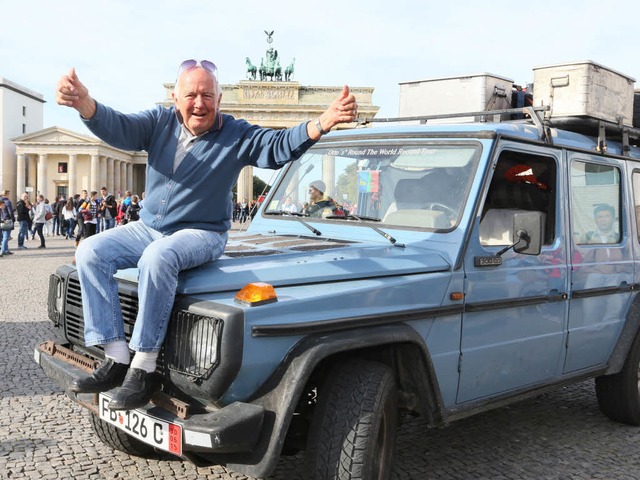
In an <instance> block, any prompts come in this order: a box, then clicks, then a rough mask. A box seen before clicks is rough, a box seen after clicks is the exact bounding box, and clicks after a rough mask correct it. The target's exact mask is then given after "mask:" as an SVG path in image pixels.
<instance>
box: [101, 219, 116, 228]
mask: <svg viewBox="0 0 640 480" xmlns="http://www.w3.org/2000/svg"><path fill="white" fill-rule="evenodd" d="M102 220H103V221H104V228H103V230H109V229H111V228H113V227H115V226H116V219H115V218H103V219H102Z"/></svg>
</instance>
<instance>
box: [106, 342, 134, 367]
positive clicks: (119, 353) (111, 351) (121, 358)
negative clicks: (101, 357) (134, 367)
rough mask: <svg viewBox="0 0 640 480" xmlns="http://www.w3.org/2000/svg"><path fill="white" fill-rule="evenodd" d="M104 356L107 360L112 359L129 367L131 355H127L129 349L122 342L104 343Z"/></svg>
mask: <svg viewBox="0 0 640 480" xmlns="http://www.w3.org/2000/svg"><path fill="white" fill-rule="evenodd" d="M103 348H104V354H105V356H107V357H109V358H113V360H114V361H116V362H118V363H124V364H125V365H129V362H130V361H131V354H130V353H129V347H128V346H127V342H125V341H124V340H116V341H115V342H111V343H105V344H104V345H103Z"/></svg>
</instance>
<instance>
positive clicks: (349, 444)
mask: <svg viewBox="0 0 640 480" xmlns="http://www.w3.org/2000/svg"><path fill="white" fill-rule="evenodd" d="M397 395H398V393H397V387H396V382H395V379H394V375H393V371H392V370H391V369H390V368H389V367H388V366H386V365H384V364H382V363H379V362H370V361H354V362H350V363H347V364H343V365H339V366H338V367H336V368H334V369H333V370H332V372H331V373H330V374H329V375H328V376H327V378H326V381H325V383H324V386H323V387H322V388H321V390H320V391H319V399H318V406H317V409H316V412H315V414H314V417H313V421H312V422H311V428H310V432H309V440H308V444H307V453H306V462H307V472H308V475H307V478H311V479H317V480H320V479H322V480H328V479H340V480H383V479H387V478H389V476H390V475H391V468H392V466H393V451H394V443H395V435H396V429H397V426H398V408H397Z"/></svg>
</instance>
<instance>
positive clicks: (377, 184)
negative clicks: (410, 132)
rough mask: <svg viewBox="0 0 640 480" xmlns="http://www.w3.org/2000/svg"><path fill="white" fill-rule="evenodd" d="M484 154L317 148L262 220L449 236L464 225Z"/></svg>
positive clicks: (451, 148) (291, 172)
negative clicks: (282, 217) (356, 223)
mask: <svg viewBox="0 0 640 480" xmlns="http://www.w3.org/2000/svg"><path fill="white" fill-rule="evenodd" d="M480 151H481V146H480V145H479V144H476V143H470V142H467V143H464V144H462V143H461V144H454V145H452V144H441V143H428V144H426V143H416V144H410V145H407V144H397V143H394V144H387V145H380V144H375V145H361V144H358V145H353V146H349V145H346V146H336V147H323V148H315V149H313V150H310V151H309V152H307V153H306V154H305V155H304V156H303V157H302V158H301V159H300V160H299V161H297V162H294V163H293V164H291V165H290V166H289V169H288V171H287V173H286V175H285V176H284V177H283V179H282V180H281V182H279V184H278V185H277V186H276V188H275V190H274V193H273V194H272V195H271V197H270V200H269V204H268V205H267V208H266V209H265V210H264V212H263V213H264V214H266V215H269V214H272V215H273V214H277V213H278V212H287V213H290V214H293V213H294V212H295V214H297V215H305V216H310V217H315V218H318V219H321V220H323V221H337V222H339V221H344V220H345V219H346V220H349V219H353V217H354V216H356V217H359V218H361V219H363V220H364V221H370V222H376V223H379V224H381V225H386V226H397V227H409V228H424V229H429V230H434V231H446V230H450V229H452V228H454V227H455V226H456V225H457V224H458V222H459V221H460V217H461V215H462V211H463V209H464V205H465V203H466V198H467V193H468V191H469V189H470V185H471V181H472V179H473V176H474V173H475V170H476V166H477V162H478V157H479V154H480Z"/></svg>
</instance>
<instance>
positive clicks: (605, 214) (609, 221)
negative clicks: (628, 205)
mask: <svg viewBox="0 0 640 480" xmlns="http://www.w3.org/2000/svg"><path fill="white" fill-rule="evenodd" d="M596 225H597V226H598V230H600V231H601V232H608V231H610V230H611V227H613V215H611V212H609V211H606V210H603V211H601V212H598V213H596Z"/></svg>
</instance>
